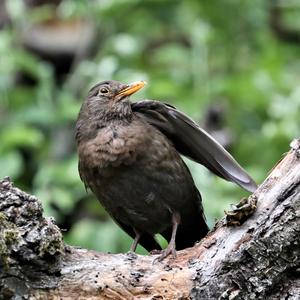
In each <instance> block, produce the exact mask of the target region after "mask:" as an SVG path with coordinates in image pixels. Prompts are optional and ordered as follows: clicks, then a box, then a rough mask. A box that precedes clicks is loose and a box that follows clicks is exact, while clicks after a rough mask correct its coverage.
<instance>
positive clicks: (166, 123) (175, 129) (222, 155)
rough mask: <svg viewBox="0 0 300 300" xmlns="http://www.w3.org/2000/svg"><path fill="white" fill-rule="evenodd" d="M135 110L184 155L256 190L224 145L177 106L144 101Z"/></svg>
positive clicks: (134, 107) (136, 105) (242, 185)
mask: <svg viewBox="0 0 300 300" xmlns="http://www.w3.org/2000/svg"><path fill="white" fill-rule="evenodd" d="M132 109H133V111H134V112H136V113H139V115H140V117H142V118H143V119H145V120H146V121H147V122H148V123H150V124H151V125H153V126H155V127H156V128H157V129H159V130H160V131H161V132H162V133H164V134H165V135H166V136H167V137H168V138H169V139H170V140H171V141H172V143H173V144H174V146H175V148H176V149H177V151H178V152H180V153H181V154H182V155H184V156H187V157H189V158H191V159H192V160H194V161H196V162H198V163H200V164H202V165H204V166H206V167H207V168H208V169H209V170H210V171H212V172H213V173H215V174H216V175H218V176H219V177H222V178H224V179H226V180H228V181H232V182H235V183H236V184H238V185H239V186H241V187H243V188H244V189H246V190H247V191H250V192H254V191H255V190H256V188H257V185H256V183H255V182H254V181H253V179H252V178H251V177H250V176H249V175H248V174H247V173H246V171H245V170H244V169H243V168H242V167H241V166H240V165H239V164H238V162H237V161H236V160H235V159H234V158H233V157H232V156H231V155H230V154H229V153H228V152H227V151H226V150H225V149H224V148H223V146H221V145H220V144H219V143H218V142H217V141H216V140H215V139H214V138H213V137H212V136H210V135H209V134H208V133H207V132H206V131H205V130H203V129H202V128H200V127H199V125H197V124H196V123H195V122H194V121H193V120H192V119H190V118H189V117H188V116H186V115H185V114H184V113H182V112H180V111H178V110H177V109H176V108H175V107H173V106H171V105H169V104H165V103H162V102H159V101H155V100H144V101H139V102H137V103H133V104H132Z"/></svg>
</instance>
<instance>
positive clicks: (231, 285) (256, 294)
mask: <svg viewBox="0 0 300 300" xmlns="http://www.w3.org/2000/svg"><path fill="white" fill-rule="evenodd" d="M291 148H292V149H291V150H290V151H289V152H288V153H287V155H286V156H285V157H284V158H283V159H282V160H281V161H280V162H279V163H278V164H277V165H276V166H275V167H274V168H273V170H272V172H271V173H270V175H269V176H268V178H267V179H266V180H265V181H264V182H263V183H262V184H261V185H260V186H259V188H258V190H257V191H256V192H255V193H254V194H253V195H251V196H250V197H249V199H248V200H249V202H251V203H252V206H253V203H256V201H257V209H256V211H255V213H254V214H253V215H252V216H250V217H249V218H248V219H247V220H246V221H245V222H244V223H243V224H242V225H240V226H231V227H228V226H226V223H228V222H226V217H224V218H223V219H221V220H220V221H219V222H217V224H216V225H215V227H214V228H213V229H212V231H211V232H210V233H209V234H208V235H207V236H206V237H205V238H204V239H203V240H202V241H201V242H200V243H197V244H196V245H195V246H194V247H193V248H189V249H185V250H182V251H179V252H178V253H177V258H175V259H173V258H171V257H170V258H167V259H165V260H163V261H162V262H154V260H155V258H156V257H157V255H148V256H142V255H137V254H134V253H126V254H105V253H98V252H95V251H90V250H86V249H78V248H74V247H70V246H67V245H65V244H64V243H63V239H62V235H61V232H60V230H59V228H58V227H57V226H56V225H55V224H54V221H53V220H52V219H51V218H45V217H43V215H42V206H41V203H40V202H39V200H38V199H37V198H36V197H34V196H31V195H28V194H26V193H25V192H23V191H21V190H19V189H18V188H15V187H13V185H12V183H11V182H10V180H9V179H8V178H6V179H4V180H3V181H2V182H1V183H0V298H1V299H299V298H300V247H299V244H300V139H298V140H294V141H293V142H292V143H291ZM250 206H251V205H250ZM244 207H249V206H247V205H246V206H244ZM237 212H238V213H237ZM240 212H241V210H239V209H236V210H235V211H234V215H236V216H237V219H238V221H239V220H240V219H241V218H240V217H239V213H240ZM232 215H233V214H229V216H230V219H231V217H232ZM227 220H228V217H227ZM231 221H232V220H231ZM230 223H231V224H233V223H237V222H230Z"/></svg>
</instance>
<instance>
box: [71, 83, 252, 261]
mask: <svg viewBox="0 0 300 300" xmlns="http://www.w3.org/2000/svg"><path fill="white" fill-rule="evenodd" d="M144 85H145V83H144V82H142V81H141V82H137V83H133V84H130V85H127V84H122V83H120V82H117V81H112V80H110V81H104V82H101V83H99V84H97V85H95V86H94V87H93V88H92V89H91V90H90V91H89V93H88V96H87V98H86V99H85V101H84V103H83V105H82V107H81V110H80V113H79V116H78V120H77V124H76V141H77V148H78V153H79V174H80V177H81V179H82V181H83V182H84V184H85V186H86V188H90V189H91V190H92V192H93V193H94V194H95V195H96V197H97V198H98V200H99V201H100V202H101V203H102V205H103V206H104V208H105V209H106V210H107V212H108V213H109V214H110V216H111V217H112V218H113V219H114V221H115V222H116V223H117V224H118V225H119V226H120V227H121V228H122V229H123V230H124V231H125V232H127V233H128V234H129V235H130V236H131V237H132V238H134V242H133V244H132V246H131V251H135V250H136V247H137V244H138V243H140V244H141V245H142V246H143V247H144V248H146V249H147V250H148V251H151V250H154V249H161V247H160V245H159V244H158V243H157V242H156V240H155V238H154V235H155V234H157V233H160V234H161V235H162V236H163V237H164V238H165V239H166V240H168V241H169V244H168V247H167V248H166V249H165V250H162V252H161V255H160V257H159V260H161V259H163V258H165V257H166V256H168V255H169V254H173V256H175V255H176V250H175V249H178V250H180V249H184V248H186V247H190V246H193V245H194V243H195V242H196V241H199V240H200V239H201V238H203V237H204V236H205V235H206V234H207V232H208V226H207V225H206V221H205V217H204V214H203V208H202V204H201V195H200V193H199V191H198V190H197V188H196V186H195V183H194V181H193V178H192V176H191V173H190V171H189V169H188V168H187V166H186V164H185V163H184V161H183V160H182V158H181V156H180V154H182V155H184V156H187V157H189V158H191V159H192V160H194V161H196V162H198V163H200V164H203V165H204V166H206V167H207V168H208V169H209V170H210V171H212V172H213V173H215V174H216V175H218V176H220V177H222V178H224V179H226V180H228V181H232V182H235V183H236V184H238V185H239V186H241V187H243V188H244V189H246V190H248V191H251V192H253V191H254V190H255V189H256V184H255V183H254V181H253V180H252V179H251V178H250V176H249V175H247V173H246V172H245V171H244V170H243V169H242V167H241V166H240V165H239V164H238V163H237V162H236V161H235V160H234V158H233V157H232V156H231V155H230V154H229V153H228V152H227V151H226V150H225V149H224V148H223V147H222V146H221V145H220V144H219V143H218V142H217V141H215V140H214V139H213V138H212V137H211V136H210V135H209V134H207V133H206V132H205V131H204V130H202V129H201V128H200V127H199V126H198V125H197V124H196V123H195V122H193V121H192V120H191V119H190V118H188V117H187V116H186V115H185V114H183V113H182V112H180V111H178V110H176V108H175V107H173V106H171V105H169V104H165V103H162V102H159V101H155V100H143V101H139V102H137V103H131V102H130V100H129V96H130V95H132V94H133V93H135V92H136V91H138V90H139V89H141V88H142V87H143V86H144Z"/></svg>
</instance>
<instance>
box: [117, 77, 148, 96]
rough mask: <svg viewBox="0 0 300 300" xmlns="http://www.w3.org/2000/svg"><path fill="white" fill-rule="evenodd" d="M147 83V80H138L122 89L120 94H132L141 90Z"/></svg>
mask: <svg viewBox="0 0 300 300" xmlns="http://www.w3.org/2000/svg"><path fill="white" fill-rule="evenodd" d="M145 85H146V82H145V81H137V82H134V83H132V84H129V85H128V86H127V87H126V88H124V89H122V90H121V91H120V92H119V93H118V96H130V95H132V94H134V93H135V92H137V91H138V90H140V89H141V88H142V87H144V86H145Z"/></svg>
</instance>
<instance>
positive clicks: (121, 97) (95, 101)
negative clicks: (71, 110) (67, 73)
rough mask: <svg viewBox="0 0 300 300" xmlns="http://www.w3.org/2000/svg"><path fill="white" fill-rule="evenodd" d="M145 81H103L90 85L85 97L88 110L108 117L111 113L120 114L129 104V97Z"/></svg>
mask: <svg viewBox="0 0 300 300" xmlns="http://www.w3.org/2000/svg"><path fill="white" fill-rule="evenodd" d="M145 84H146V83H145V82H144V81H138V82H134V83H132V84H123V83H121V82H118V81H114V80H109V81H103V82H100V83H98V84H97V85H95V86H94V87H92V88H91V89H90V91H89V93H88V97H87V99H86V105H87V107H88V110H89V111H91V112H93V113H96V114H98V116H99V113H101V114H104V115H106V116H107V117H109V115H110V114H113V115H114V116H113V117H116V115H120V117H121V116H122V114H126V113H127V110H128V108H129V106H130V102H129V97H130V96H131V95H132V94H134V93H135V92H137V91H138V90H140V89H141V88H142V87H143V86H144V85H145Z"/></svg>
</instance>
